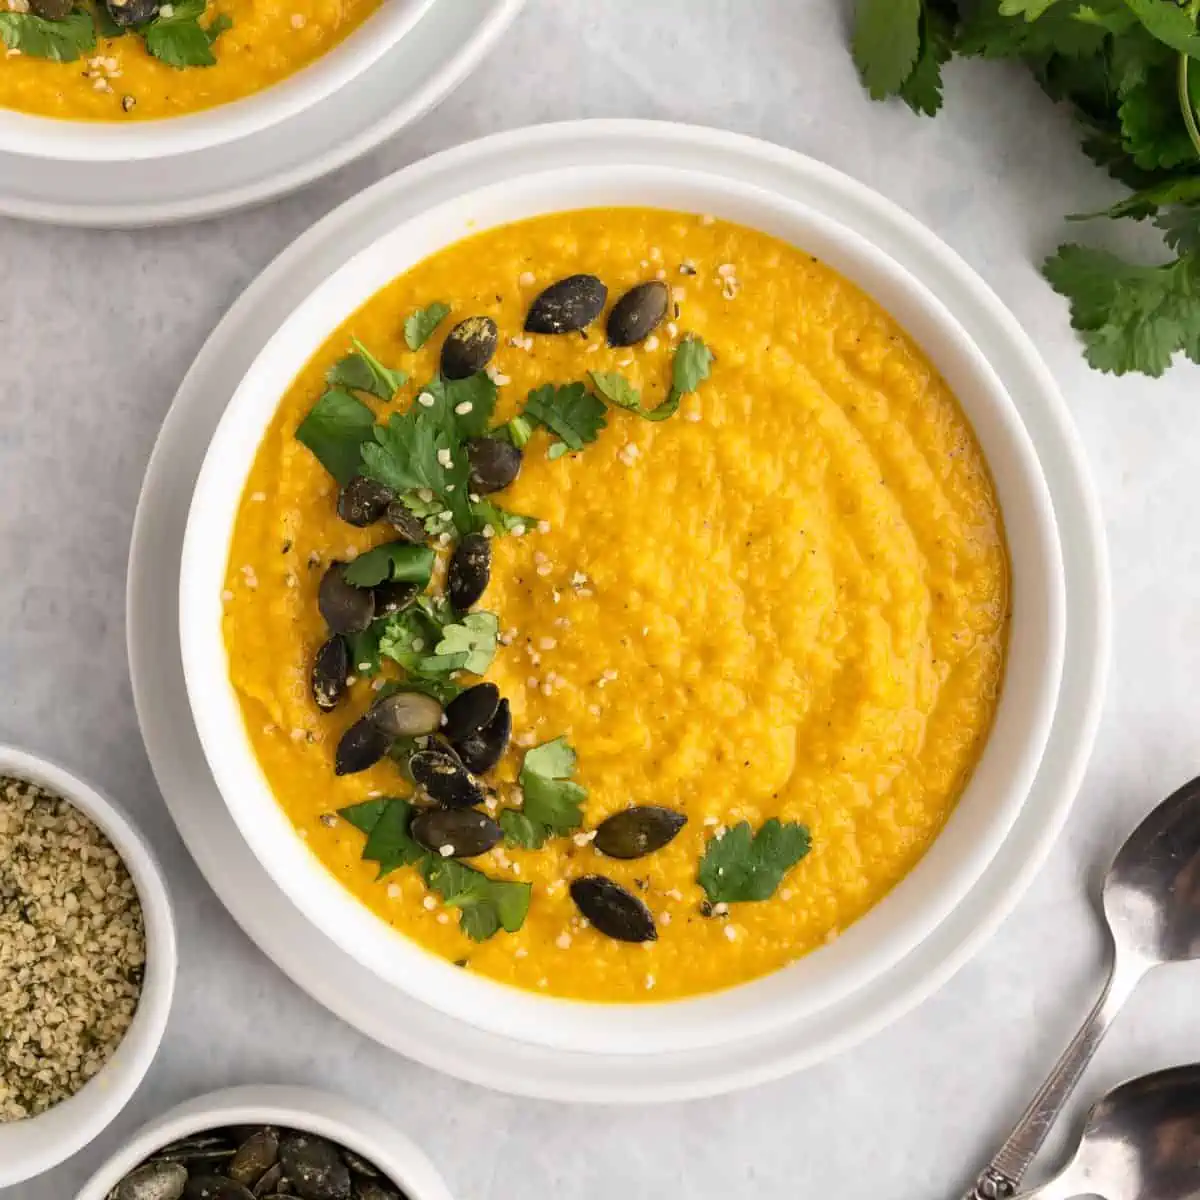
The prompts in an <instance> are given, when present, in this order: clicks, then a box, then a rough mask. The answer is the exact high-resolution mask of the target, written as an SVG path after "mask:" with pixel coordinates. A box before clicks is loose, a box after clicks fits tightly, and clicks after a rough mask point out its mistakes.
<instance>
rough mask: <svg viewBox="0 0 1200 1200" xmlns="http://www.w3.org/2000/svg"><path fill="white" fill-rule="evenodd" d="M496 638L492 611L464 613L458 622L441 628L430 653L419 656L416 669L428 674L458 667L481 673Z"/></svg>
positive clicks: (492, 655)
mask: <svg viewBox="0 0 1200 1200" xmlns="http://www.w3.org/2000/svg"><path fill="white" fill-rule="evenodd" d="M499 637H500V619H499V618H498V617H497V616H496V614H495V613H490V612H471V613H467V615H466V616H465V617H463V619H462V620H461V621H459V622H456V623H455V624H453V625H447V626H446V627H445V628H444V629H443V630H442V639H441V641H439V642H438V644H437V646H436V647H435V650H434V653H433V654H432V655H431V656H430V657H428V658H424V659H422V660H421V662H420V663H419V664H418V669H419V670H421V671H423V672H424V673H425V674H431V675H432V674H438V673H440V672H443V671H460V670H461V671H470V672H471V674H472V675H482V674H483V673H484V672H485V671H486V670H487V669H488V667H490V666H491V665H492V659H493V658H495V657H496V644H497V641H498V640H499Z"/></svg>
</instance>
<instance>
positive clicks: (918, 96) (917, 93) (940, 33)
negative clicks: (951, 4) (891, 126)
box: [900, 5, 954, 117]
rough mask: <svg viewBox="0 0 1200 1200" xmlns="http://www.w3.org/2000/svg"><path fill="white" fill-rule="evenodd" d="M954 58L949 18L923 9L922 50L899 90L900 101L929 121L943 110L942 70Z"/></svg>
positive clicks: (951, 27)
mask: <svg viewBox="0 0 1200 1200" xmlns="http://www.w3.org/2000/svg"><path fill="white" fill-rule="evenodd" d="M953 54H954V27H953V24H952V23H951V20H950V18H949V17H947V16H946V15H945V14H944V13H941V12H939V11H937V10H936V9H934V8H933V7H932V6H930V5H926V7H925V11H924V12H923V13H922V15H921V50H920V53H919V54H918V55H917V62H916V66H914V67H913V69H912V73H911V74H910V75H909V77H908V78H907V79H906V80H905V81H904V83H903V84H902V85H901V87H900V99H901V100H903V101H904V103H905V104H907V105H908V107H909V108H911V109H912V110H913V112H915V113H918V114H923V115H924V116H927V117H932V116H935V115H936V114H937V112H938V111H939V110H940V109H941V107H942V67H944V66H945V65H946V63H948V62H949V61H950V59H951V57H952V56H953Z"/></svg>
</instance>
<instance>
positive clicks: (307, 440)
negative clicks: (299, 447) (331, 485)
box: [296, 388, 375, 487]
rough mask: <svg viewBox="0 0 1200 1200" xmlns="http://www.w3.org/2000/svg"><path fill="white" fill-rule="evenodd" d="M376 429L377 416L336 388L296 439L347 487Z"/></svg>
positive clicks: (315, 409) (303, 423)
mask: <svg viewBox="0 0 1200 1200" xmlns="http://www.w3.org/2000/svg"><path fill="white" fill-rule="evenodd" d="M374 429H375V414H374V413H373V412H372V411H371V410H370V409H369V408H368V407H367V406H366V405H365V404H364V403H363V402H362V401H361V400H359V399H358V398H357V397H355V396H351V395H350V393H349V392H343V391H340V390H338V389H337V388H333V389H331V390H330V391H328V392H326V393H325V394H324V395H323V396H322V397H321V398H320V400H318V401H317V402H316V404H315V405H314V406H313V408H312V411H311V412H310V413H309V414H308V416H306V417H305V418H304V420H303V421H301V422H300V424H299V426H298V427H297V429H296V440H297V441H299V442H302V443H303V444H304V445H305V446H307V447H308V448H309V449H310V450H311V451H312V452H313V453H314V454H315V455H316V456H317V459H318V460H319V461H320V463H321V465H322V466H323V467H324V468H325V470H327V471H328V472H329V473H330V475H332V476H333V477H334V479H336V480H337V481H338V483H340V484H341V485H342V486H343V487H344V486H345V485H346V484H347V483H349V482H350V480H351V479H353V478H354V476H355V475H357V474H358V471H359V462H360V459H361V457H362V447H363V445H364V443H366V442H369V441H370V439H371V436H372V431H373V430H374Z"/></svg>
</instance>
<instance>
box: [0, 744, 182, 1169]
mask: <svg viewBox="0 0 1200 1200" xmlns="http://www.w3.org/2000/svg"><path fill="white" fill-rule="evenodd" d="M5 775H7V776H10V777H12V778H14V779H23V780H25V781H26V782H28V783H33V784H37V785H38V786H39V787H43V788H45V789H46V790H47V791H49V792H54V793H57V794H58V795H59V796H62V797H63V799H64V800H69V801H70V802H71V804H73V805H74V806H75V807H76V808H77V809H79V811H80V812H81V813H83V814H84V816H86V817H89V818H91V820H92V821H94V822H95V823H96V825H97V826H98V827H99V828H100V829H101V830H102V831H103V833H104V835H105V836H106V837H107V838H108V840H109V841H110V842H111V843H112V845H113V849H114V850H116V852H117V853H118V854H119V855H120V856H121V861H122V862H123V863H124V864H125V867H126V869H127V870H128V871H129V876H130V878H131V879H132V880H133V885H134V887H135V888H136V889H137V894H138V900H139V901H140V902H141V906H142V917H143V921H144V924H145V929H146V971H145V976H144V978H143V980H142V994H141V996H140V998H139V1000H138V1006H137V1012H136V1013H135V1014H134V1018H133V1021H132V1023H131V1024H130V1026H129V1028H128V1030H126V1032H125V1037H124V1038H123V1039H122V1040H121V1044H120V1045H119V1046H118V1047H117V1048H116V1050H115V1051H114V1052H113V1054H112V1057H111V1058H109V1060H108V1061H107V1062H106V1063H105V1064H104V1066H103V1067H101V1068H100V1070H99V1071H98V1072H97V1073H96V1074H95V1075H94V1076H93V1077H92V1078H91V1079H89V1080H88V1082H87V1083H86V1084H84V1086H83V1087H82V1088H80V1090H79V1091H78V1092H76V1093H75V1095H73V1096H72V1097H70V1099H68V1100H64V1101H62V1102H61V1103H60V1104H56V1105H55V1106H54V1107H53V1108H50V1109H47V1110H46V1112H44V1113H41V1114H40V1115H39V1116H36V1117H28V1118H26V1119H25V1120H23V1121H14V1122H11V1123H9V1124H0V1189H3V1188H6V1187H13V1186H14V1185H16V1184H18V1183H22V1182H23V1181H24V1180H26V1179H32V1178H33V1177H34V1176H35V1175H41V1174H42V1173H43V1172H44V1171H48V1170H50V1168H51V1167H54V1166H57V1165H58V1164H59V1163H60V1162H63V1161H64V1160H65V1159H67V1158H70V1156H71V1155H72V1154H74V1153H76V1152H77V1151H78V1150H81V1149H82V1148H83V1147H84V1146H86V1145H87V1144H88V1142H90V1141H91V1140H92V1139H93V1138H94V1137H96V1135H97V1134H99V1133H100V1132H101V1130H103V1129H104V1128H105V1127H106V1126H108V1125H109V1124H110V1123H111V1122H112V1121H113V1120H114V1119H115V1118H116V1116H117V1114H118V1113H120V1111H121V1109H123V1108H124V1107H125V1105H126V1103H127V1102H128V1100H129V1098H130V1096H132V1095H133V1093H134V1090H135V1089H136V1088H137V1086H138V1084H139V1083H141V1081H142V1077H143V1076H144V1075H145V1074H146V1071H147V1070H148V1069H149V1066H150V1063H151V1061H152V1060H153V1058H154V1055H155V1053H156V1052H157V1051H158V1046H159V1043H160V1042H161V1041H162V1037H163V1031H164V1030H165V1029H166V1027H167V1015H168V1013H169V1012H170V1009H171V997H172V995H173V994H174V991H175V972H176V967H177V966H178V950H177V948H176V944H175V921H174V918H173V916H172V914H171V902H170V899H169V897H168V895H167V886H166V883H165V882H164V880H163V876H162V871H161V870H160V868H159V866H158V863H157V862H156V861H155V858H154V855H153V853H152V851H151V850H150V847H149V845H148V844H147V843H146V841H145V839H144V838H143V837H142V835H141V834H140V833H139V832H138V831H137V830H136V829H135V828H134V827H133V826H132V825H131V824H130V823H129V819H128V818H127V817H126V816H125V814H124V813H123V812H122V811H121V810H120V809H119V808H118V807H117V806H116V805H115V804H113V802H112V801H111V800H108V799H107V798H105V797H104V796H102V795H101V794H100V793H99V792H97V791H96V790H95V788H92V787H89V786H88V784H86V783H84V782H83V781H82V780H81V779H77V778H76V777H75V776H74V775H71V774H70V773H69V772H67V771H65V770H63V768H62V767H59V766H55V765H54V764H53V763H49V762H46V761H45V759H41V758H37V757H35V756H34V755H32V754H27V753H25V751H23V750H17V749H15V748H14V747H12V746H0V776H5Z"/></svg>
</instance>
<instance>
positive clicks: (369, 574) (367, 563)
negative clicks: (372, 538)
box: [342, 542, 435, 588]
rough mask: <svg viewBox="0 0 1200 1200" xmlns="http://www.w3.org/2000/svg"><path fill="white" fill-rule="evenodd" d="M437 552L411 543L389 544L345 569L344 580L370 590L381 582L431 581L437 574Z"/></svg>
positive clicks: (359, 557) (366, 553)
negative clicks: (435, 566)
mask: <svg viewBox="0 0 1200 1200" xmlns="http://www.w3.org/2000/svg"><path fill="white" fill-rule="evenodd" d="M434 557H435V556H434V553H433V551H432V550H430V548H429V547H428V546H414V545H412V544H411V543H409V542H388V543H387V544H386V545H383V546H376V547H375V548H374V549H373V550H367V551H365V552H364V553H362V554H360V555H359V556H358V557H357V558H356V559H355V560H354V561H353V562H352V563H348V564H347V565H346V566H345V567H343V568H342V578H343V579H344V580H345V581H346V582H347V583H350V584H353V585H354V586H355V587H362V588H369V587H375V586H377V585H378V584H381V583H393V582H397V583H398V582H403V583H419V584H420V585H421V587H425V585H426V584H427V583H428V582H429V577H430V576H431V575H432V574H433V563H434Z"/></svg>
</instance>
